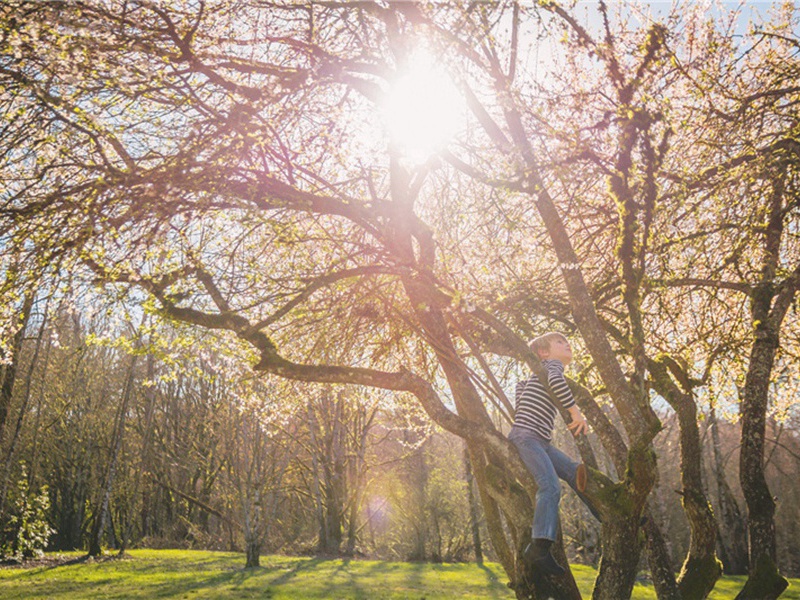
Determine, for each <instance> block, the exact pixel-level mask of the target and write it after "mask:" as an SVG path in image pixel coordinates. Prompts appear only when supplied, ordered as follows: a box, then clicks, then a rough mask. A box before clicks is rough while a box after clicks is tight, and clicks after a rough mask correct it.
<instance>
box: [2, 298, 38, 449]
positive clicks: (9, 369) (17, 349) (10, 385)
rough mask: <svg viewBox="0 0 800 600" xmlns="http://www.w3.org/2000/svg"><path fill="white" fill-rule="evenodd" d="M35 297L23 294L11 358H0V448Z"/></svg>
mask: <svg viewBox="0 0 800 600" xmlns="http://www.w3.org/2000/svg"><path fill="white" fill-rule="evenodd" d="M35 297H36V293H35V292H28V293H27V294H25V297H24V299H23V301H22V308H21V311H20V324H19V329H18V330H17V332H16V333H15V334H14V339H13V341H12V343H11V356H8V357H2V358H4V359H6V361H5V364H4V365H3V366H2V367H0V369H2V371H0V373H2V381H0V448H1V447H2V446H3V442H4V434H5V428H6V421H7V420H8V411H9V410H10V408H11V400H12V398H13V395H14V383H15V381H16V378H17V369H18V367H19V360H20V354H21V352H22V342H23V341H24V339H25V329H26V328H27V327H28V321H29V320H30V317H31V311H32V310H33V301H34V299H35Z"/></svg>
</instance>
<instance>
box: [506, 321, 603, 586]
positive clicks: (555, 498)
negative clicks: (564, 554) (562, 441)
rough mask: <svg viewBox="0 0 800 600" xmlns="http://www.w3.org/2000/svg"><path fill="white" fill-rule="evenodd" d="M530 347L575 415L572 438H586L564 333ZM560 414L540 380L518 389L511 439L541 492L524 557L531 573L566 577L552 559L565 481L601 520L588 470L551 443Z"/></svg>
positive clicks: (548, 336) (533, 377) (560, 398)
mask: <svg viewBox="0 0 800 600" xmlns="http://www.w3.org/2000/svg"><path fill="white" fill-rule="evenodd" d="M530 345H531V349H532V350H533V351H534V352H535V353H536V355H537V356H538V357H539V359H540V360H541V361H542V366H543V367H544V368H545V369H546V371H547V379H548V381H547V383H548V384H549V386H550V389H551V390H552V392H553V393H554V394H555V396H556V398H557V399H558V401H559V402H561V404H562V405H563V407H564V408H565V409H567V411H568V412H569V414H570V417H571V421H570V423H569V424H568V427H569V429H570V430H571V431H572V434H573V435H575V436H578V435H580V434H582V433H585V432H586V420H585V419H584V418H583V415H582V414H581V412H580V410H578V407H577V406H576V405H575V399H574V398H573V397H572V392H570V389H569V387H568V385H567V381H566V379H565V378H564V367H565V366H566V365H568V364H569V363H570V362H571V361H572V348H571V347H570V345H569V341H567V338H566V337H565V336H564V335H562V334H560V333H557V332H549V333H546V334H544V335H542V336H539V337H537V338H536V339H534V340H533V341H532V342H531V344H530ZM557 414H558V409H557V408H556V406H555V405H554V403H553V402H552V401H551V400H550V398H549V396H548V392H547V389H546V388H545V386H544V385H542V382H541V381H539V378H538V377H536V375H531V376H530V377H529V378H528V379H526V380H524V381H520V382H519V383H517V389H516V401H515V408H514V424H513V426H512V427H511V432H510V433H509V436H508V439H509V440H510V441H511V442H512V443H513V444H514V445H515V446H516V447H517V450H518V451H519V454H520V456H521V458H522V461H523V462H524V463H525V466H526V467H527V468H528V470H529V471H530V472H531V474H532V475H533V477H534V479H535V480H536V485H537V486H538V488H539V489H538V492H537V493H536V508H535V512H534V517H533V532H532V537H533V540H532V541H531V543H530V544H529V545H528V546H527V547H526V548H525V552H524V557H525V561H526V563H528V564H529V565H530V566H531V567H533V568H534V569H537V570H539V571H541V572H544V573H548V574H551V575H560V574H562V573H563V572H564V568H563V567H562V566H561V565H559V564H558V563H557V562H556V560H555V558H553V555H552V554H551V553H550V546H551V545H552V544H553V542H554V541H555V539H556V533H557V530H558V505H559V501H560V499H561V484H560V483H559V481H558V480H559V478H561V479H563V480H564V481H566V482H567V483H568V484H569V485H570V487H572V488H573V489H574V490H575V491H576V493H577V494H578V496H579V497H580V498H581V499H582V500H583V501H584V502H585V503H586V505H587V506H588V507H589V509H590V510H591V511H592V513H593V514H594V515H595V517H597V516H598V515H597V513H596V511H595V510H594V508H593V507H592V505H591V504H590V503H589V501H588V500H587V498H586V497H585V496H584V495H583V493H582V492H583V491H584V490H585V489H586V476H587V472H586V466H585V465H583V464H582V463H577V462H575V461H573V460H572V459H571V458H569V457H568V456H567V455H566V454H564V453H563V452H561V451H560V450H558V449H556V448H555V447H554V446H552V445H551V443H550V442H551V438H552V433H553V426H554V424H555V418H556V415H557Z"/></svg>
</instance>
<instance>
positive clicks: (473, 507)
mask: <svg viewBox="0 0 800 600" xmlns="http://www.w3.org/2000/svg"><path fill="white" fill-rule="evenodd" d="M464 470H465V474H466V479H467V499H468V500H469V516H470V526H471V529H472V549H473V551H474V553H475V562H476V563H478V564H479V565H482V564H483V549H482V548H481V528H480V517H479V515H478V503H477V502H476V500H475V493H474V492H473V490H472V486H473V479H474V478H473V477H472V465H471V463H470V460H469V452H468V451H467V449H466V448H464Z"/></svg>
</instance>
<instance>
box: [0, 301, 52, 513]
mask: <svg viewBox="0 0 800 600" xmlns="http://www.w3.org/2000/svg"><path fill="white" fill-rule="evenodd" d="M33 295H34V294H33V293H31V294H30V295H29V297H26V298H25V304H24V306H23V311H27V313H25V312H23V323H22V325H21V330H20V332H21V333H24V330H25V328H26V327H27V324H28V320H29V319H30V313H31V310H32V308H33V302H32V298H33ZM29 298H30V299H31V302H30V303H29V302H28V299H29ZM46 326H47V309H46V308H45V317H44V319H43V320H42V324H41V326H40V327H39V333H38V334H37V335H36V345H35V346H34V349H33V356H32V357H31V362H30V365H29V366H28V371H27V373H26V374H25V385H24V387H23V391H22V403H21V405H20V407H19V414H18V415H17V422H16V425H15V427H14V434H13V435H12V436H11V443H10V444H9V447H8V452H7V453H6V458H5V461H4V463H3V481H2V488H0V522H2V520H3V515H4V514H5V506H6V495H7V494H8V485H9V480H10V478H11V468H12V467H13V465H14V453H15V452H16V450H17V443H18V442H19V436H20V433H21V431H22V424H23V422H24V421H25V415H26V414H27V412H28V404H29V403H30V399H31V383H32V381H33V371H34V369H35V368H36V365H37V363H38V362H39V351H40V350H41V348H42V338H43V337H44V332H45V328H46ZM20 349H21V346H20V348H19V349H17V350H15V355H17V356H15V358H14V360H15V361H16V360H18V354H19V350H20ZM13 370H14V371H16V370H17V366H16V365H14V368H13ZM12 387H13V386H12ZM0 437H1V434H0ZM1 441H2V440H1V439H0V442H1ZM0 447H2V446H0ZM34 468H35V467H33V466H31V471H33V469H34ZM28 477H29V481H30V477H31V474H30V473H29V475H28Z"/></svg>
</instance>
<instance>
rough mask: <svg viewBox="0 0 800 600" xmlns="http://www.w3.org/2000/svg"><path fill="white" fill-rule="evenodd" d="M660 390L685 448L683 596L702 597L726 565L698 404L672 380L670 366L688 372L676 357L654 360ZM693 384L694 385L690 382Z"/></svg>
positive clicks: (693, 599)
mask: <svg viewBox="0 0 800 600" xmlns="http://www.w3.org/2000/svg"><path fill="white" fill-rule="evenodd" d="M648 366H649V369H650V371H651V372H652V374H653V379H654V383H655V386H656V389H657V390H658V392H659V393H660V394H661V395H662V396H663V397H664V398H665V399H666V400H667V402H669V404H670V406H672V408H673V409H674V410H675V413H676V414H677V416H678V424H679V432H680V448H681V467H680V468H681V484H682V486H683V489H682V490H681V503H682V505H683V510H684V512H685V513H686V517H687V519H688V520H689V529H690V537H689V551H688V552H687V554H686V559H685V560H684V563H683V566H682V568H681V572H680V574H679V575H678V585H679V587H680V591H681V596H682V597H683V600H702V599H703V598H705V597H706V596H708V594H709V593H710V592H711V590H712V589H714V585H715V584H716V582H717V580H718V579H719V576H720V575H721V574H722V565H721V564H720V562H719V560H718V559H717V556H716V546H717V527H716V523H715V521H714V514H713V512H712V511H711V505H710V504H709V502H708V499H707V498H706V494H705V490H704V486H703V471H702V463H701V457H702V455H703V454H702V448H701V444H700V430H699V429H698V427H697V405H696V404H695V402H694V399H693V397H692V394H691V391H690V390H687V391H683V390H681V389H680V388H678V386H677V385H676V384H675V383H674V382H673V381H672V379H671V378H670V375H669V371H668V368H667V367H668V366H669V367H671V368H672V370H673V372H675V373H676V376H679V377H680V379H681V380H682V381H688V377H687V376H686V373H684V372H683V371H682V370H680V366H679V365H678V364H677V363H675V362H674V361H672V360H670V359H668V358H663V359H662V360H661V361H650V362H649V365H648ZM686 385H687V386H688V387H689V388H691V386H690V385H689V384H688V383H687V384H686Z"/></svg>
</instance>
